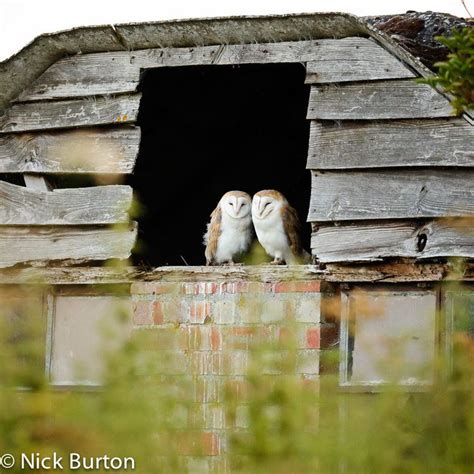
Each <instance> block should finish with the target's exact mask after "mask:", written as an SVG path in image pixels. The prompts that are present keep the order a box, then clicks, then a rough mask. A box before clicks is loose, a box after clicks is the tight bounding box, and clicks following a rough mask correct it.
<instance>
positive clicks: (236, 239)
mask: <svg viewBox="0 0 474 474" xmlns="http://www.w3.org/2000/svg"><path fill="white" fill-rule="evenodd" d="M252 222H253V227H254V228H255V232H256V234H257V238H258V240H259V242H260V243H261V245H262V247H263V248H264V249H265V251H266V252H267V253H268V254H269V255H270V256H271V257H273V258H274V260H273V262H272V263H275V264H280V263H287V264H294V263H298V262H301V260H307V257H309V255H308V254H307V253H306V252H305V251H304V250H303V249H302V247H301V241H300V236H299V227H300V224H299V220H298V215H297V213H296V211H295V209H293V208H292V207H291V206H290V204H289V203H288V201H287V200H286V199H285V197H284V196H283V194H281V193H280V192H278V191H274V190H265V191H260V192H258V193H257V194H255V196H254V197H253V199H252V198H251V197H250V195H248V194H247V193H244V192H242V191H229V192H227V193H225V194H224V196H222V198H221V200H220V201H219V203H218V205H217V207H216V208H215V209H214V211H213V212H212V214H211V221H210V222H209V224H208V225H207V232H206V233H205V234H204V245H205V246H206V251H205V255H206V265H219V264H223V263H229V264H233V263H234V258H235V257H236V256H237V255H239V254H243V253H245V252H246V251H247V250H248V249H249V247H250V244H251V243H252V238H253V229H252Z"/></svg>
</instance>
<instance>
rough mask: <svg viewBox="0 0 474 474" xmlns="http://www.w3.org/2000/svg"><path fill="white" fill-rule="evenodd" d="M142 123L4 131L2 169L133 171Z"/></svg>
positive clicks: (0, 151)
mask: <svg viewBox="0 0 474 474" xmlns="http://www.w3.org/2000/svg"><path fill="white" fill-rule="evenodd" d="M139 146H140V129H139V128H138V127H136V128H135V127H129V126H123V127H122V126H120V127H114V128H84V129H78V130H67V131H53V132H41V133H39V132H36V133H9V134H5V135H0V173H21V172H29V173H114V174H127V173H131V172H132V171H133V167H134V165H135V160H136V157H137V155H138V148H139Z"/></svg>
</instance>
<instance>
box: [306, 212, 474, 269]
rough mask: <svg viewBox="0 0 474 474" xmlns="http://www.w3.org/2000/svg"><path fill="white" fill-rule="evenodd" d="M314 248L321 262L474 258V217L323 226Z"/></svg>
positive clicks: (315, 239)
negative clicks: (403, 258)
mask: <svg viewBox="0 0 474 474" xmlns="http://www.w3.org/2000/svg"><path fill="white" fill-rule="evenodd" d="M311 248H312V252H313V255H316V256H317V257H318V259H319V260H320V261H321V262H343V261H346V262H351V261H364V260H379V259H383V258H388V257H412V258H434V257H468V258H473V257H474V220H473V219H459V220H456V219H450V220H439V221H432V222H428V223H426V224H421V225H420V224H419V223H416V222H406V221H404V222H390V223H380V222H378V223H374V224H361V225H344V226H320V227H319V228H318V229H317V231H316V232H314V233H313V235H312V238H311Z"/></svg>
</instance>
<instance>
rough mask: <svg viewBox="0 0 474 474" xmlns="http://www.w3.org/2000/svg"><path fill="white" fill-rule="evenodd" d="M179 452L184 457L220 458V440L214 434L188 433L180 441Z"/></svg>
mask: <svg viewBox="0 0 474 474" xmlns="http://www.w3.org/2000/svg"><path fill="white" fill-rule="evenodd" d="M178 450H179V452H180V454H182V455H184V456H193V455H194V456H196V455H200V456H218V455H219V453H220V438H219V436H218V434H217V433H214V432H209V431H208V432H199V431H196V432H187V433H183V435H182V436H181V438H180V439H179V444H178Z"/></svg>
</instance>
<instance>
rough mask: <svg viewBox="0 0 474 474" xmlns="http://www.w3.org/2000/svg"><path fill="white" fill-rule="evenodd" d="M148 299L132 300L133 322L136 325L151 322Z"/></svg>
mask: <svg viewBox="0 0 474 474" xmlns="http://www.w3.org/2000/svg"><path fill="white" fill-rule="evenodd" d="M152 323H153V318H152V315H151V302H150V301H134V303H133V324H136V325H137V326H141V325H147V324H152Z"/></svg>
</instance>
